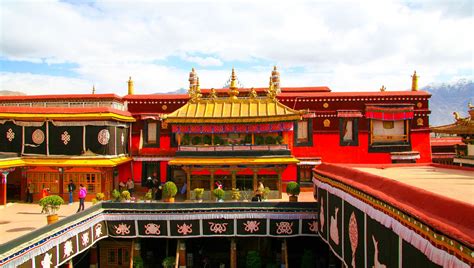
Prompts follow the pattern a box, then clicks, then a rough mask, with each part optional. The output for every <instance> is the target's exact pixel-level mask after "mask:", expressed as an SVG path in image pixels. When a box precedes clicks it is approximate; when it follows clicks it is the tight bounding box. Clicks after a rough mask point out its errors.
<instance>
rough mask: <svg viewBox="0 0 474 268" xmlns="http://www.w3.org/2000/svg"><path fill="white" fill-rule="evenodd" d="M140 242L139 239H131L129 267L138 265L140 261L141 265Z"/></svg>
mask: <svg viewBox="0 0 474 268" xmlns="http://www.w3.org/2000/svg"><path fill="white" fill-rule="evenodd" d="M140 250H141V244H140V240H139V239H135V240H133V241H132V254H130V258H131V260H130V268H133V267H135V266H139V265H140V263H139V262H141V266H139V267H143V260H142V258H141V253H140Z"/></svg>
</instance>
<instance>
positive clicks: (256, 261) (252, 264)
mask: <svg viewBox="0 0 474 268" xmlns="http://www.w3.org/2000/svg"><path fill="white" fill-rule="evenodd" d="M245 267H247V268H261V267H262V259H261V258H260V254H259V253H258V252H257V251H254V250H251V251H249V252H248V253H247V259H246V263H245Z"/></svg>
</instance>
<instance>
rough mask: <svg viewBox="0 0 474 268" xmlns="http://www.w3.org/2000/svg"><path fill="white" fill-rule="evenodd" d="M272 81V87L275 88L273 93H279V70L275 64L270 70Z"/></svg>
mask: <svg viewBox="0 0 474 268" xmlns="http://www.w3.org/2000/svg"><path fill="white" fill-rule="evenodd" d="M272 83H273V89H274V90H275V93H277V94H278V93H280V92H281V90H280V72H278V70H277V67H276V65H275V66H273V71H272Z"/></svg>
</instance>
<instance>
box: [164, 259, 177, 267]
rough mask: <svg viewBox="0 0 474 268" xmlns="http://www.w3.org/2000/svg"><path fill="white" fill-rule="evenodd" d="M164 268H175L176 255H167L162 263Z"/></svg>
mask: <svg viewBox="0 0 474 268" xmlns="http://www.w3.org/2000/svg"><path fill="white" fill-rule="evenodd" d="M161 265H163V267H164V268H173V267H174V266H175V265H176V257H166V258H165V259H164V260H163V262H162V263H161Z"/></svg>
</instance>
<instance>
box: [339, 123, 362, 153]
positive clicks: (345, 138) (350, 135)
mask: <svg viewBox="0 0 474 268" xmlns="http://www.w3.org/2000/svg"><path fill="white" fill-rule="evenodd" d="M358 121H359V120H358V119H357V118H340V119H339V137H340V138H339V140H340V145H341V146H357V145H359V137H358V135H359V128H358Z"/></svg>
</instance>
